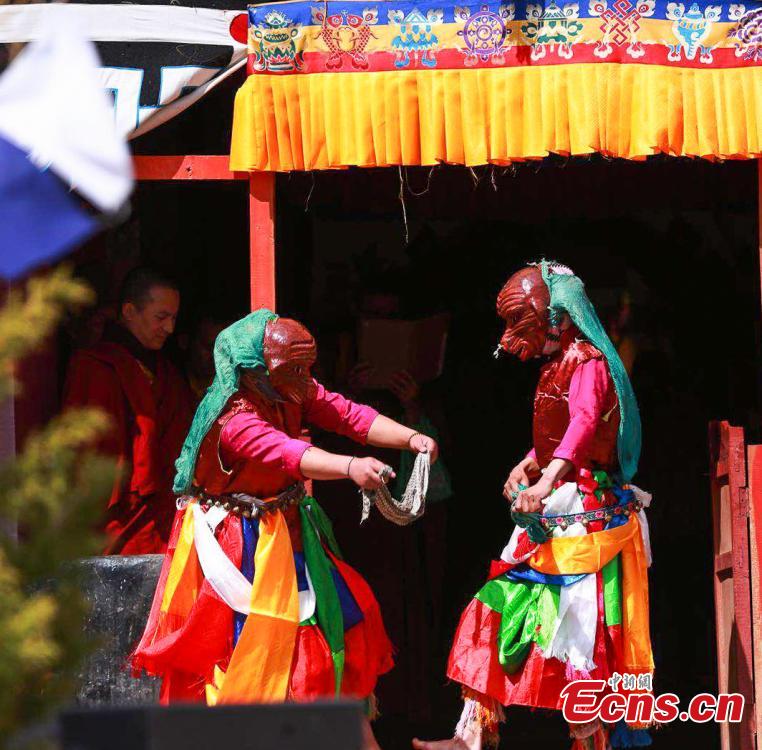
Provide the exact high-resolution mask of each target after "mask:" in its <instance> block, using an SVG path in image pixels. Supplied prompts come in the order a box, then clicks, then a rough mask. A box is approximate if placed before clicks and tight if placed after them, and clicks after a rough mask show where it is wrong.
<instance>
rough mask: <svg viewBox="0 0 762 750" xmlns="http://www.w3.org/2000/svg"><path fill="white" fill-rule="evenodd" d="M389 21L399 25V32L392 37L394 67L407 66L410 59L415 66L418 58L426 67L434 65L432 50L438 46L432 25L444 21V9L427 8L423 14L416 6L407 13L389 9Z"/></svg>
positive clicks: (435, 60) (435, 61)
mask: <svg viewBox="0 0 762 750" xmlns="http://www.w3.org/2000/svg"><path fill="white" fill-rule="evenodd" d="M389 21H390V22H391V23H393V24H395V25H396V26H398V27H399V33H398V34H397V36H395V37H394V39H392V47H393V48H394V50H395V60H394V66H395V67H396V68H407V67H408V66H409V65H410V63H411V61H412V63H413V66H415V65H417V64H418V61H419V60H420V61H421V64H422V65H425V66H426V67H427V68H433V67H435V66H436V64H437V58H436V57H435V55H434V51H435V50H436V48H437V47H438V46H439V38H438V37H437V35H436V34H435V33H434V27H435V26H436V25H437V24H441V23H443V22H444V10H442V9H441V8H440V9H437V10H429V11H428V12H427V13H426V15H425V16H424V15H423V13H422V12H421V11H420V10H418V8H413V10H411V11H410V12H409V13H408V14H407V15H405V14H404V13H403V11H401V10H390V11H389Z"/></svg>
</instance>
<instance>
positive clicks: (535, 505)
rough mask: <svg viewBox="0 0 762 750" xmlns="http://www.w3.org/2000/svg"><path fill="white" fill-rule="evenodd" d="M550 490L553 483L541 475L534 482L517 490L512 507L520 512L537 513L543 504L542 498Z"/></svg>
mask: <svg viewBox="0 0 762 750" xmlns="http://www.w3.org/2000/svg"><path fill="white" fill-rule="evenodd" d="M552 490H553V483H552V482H550V481H548V480H547V479H546V478H545V477H542V479H540V480H538V481H537V483H536V484H534V485H532V486H531V487H529V488H528V489H526V490H521V492H519V495H518V497H517V498H516V502H515V503H514V505H513V507H514V509H515V510H517V511H519V512H520V513H539V511H540V510H541V508H542V506H543V500H545V499H546V498H547V497H548V495H550V493H551V492H552Z"/></svg>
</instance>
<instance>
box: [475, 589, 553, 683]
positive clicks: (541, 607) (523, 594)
mask: <svg viewBox="0 0 762 750" xmlns="http://www.w3.org/2000/svg"><path fill="white" fill-rule="evenodd" d="M560 595H561V587H560V586H555V585H545V584H542V583H532V582H530V581H511V580H509V579H507V578H505V577H500V578H495V579H493V580H491V581H488V582H487V583H486V584H485V585H484V586H482V588H481V589H480V590H479V592H478V593H477V594H476V597H475V598H476V599H478V600H479V601H480V602H482V604H484V605H485V606H487V607H489V608H490V609H491V610H493V611H495V612H498V613H499V614H500V632H499V633H498V638H497V651H498V660H499V661H500V664H501V666H502V667H503V669H504V670H505V671H506V672H507V673H508V674H513V673H514V672H517V671H518V670H519V669H521V666H522V664H523V663H524V661H525V660H526V658H527V656H528V655H529V650H530V648H531V647H532V643H537V645H538V646H539V647H540V648H542V649H543V650H544V649H546V648H547V647H548V644H549V643H550V639H551V638H552V637H553V632H554V630H555V626H556V620H557V619H558V602H559V598H560Z"/></svg>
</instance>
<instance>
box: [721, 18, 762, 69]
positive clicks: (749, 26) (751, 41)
mask: <svg viewBox="0 0 762 750" xmlns="http://www.w3.org/2000/svg"><path fill="white" fill-rule="evenodd" d="M728 17H729V18H730V20H731V21H738V25H737V26H736V27H735V28H734V29H733V31H731V32H730V33H729V34H728V39H732V40H733V42H734V43H735V45H736V57H743V58H744V60H753V61H755V62H758V61H762V8H752V9H751V10H750V11H749V12H748V13H747V12H746V7H745V6H744V5H731V6H730V9H729V11H728Z"/></svg>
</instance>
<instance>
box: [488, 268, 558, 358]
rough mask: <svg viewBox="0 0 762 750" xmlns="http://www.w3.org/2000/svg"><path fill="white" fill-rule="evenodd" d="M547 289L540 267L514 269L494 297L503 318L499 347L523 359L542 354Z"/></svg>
mask: <svg viewBox="0 0 762 750" xmlns="http://www.w3.org/2000/svg"><path fill="white" fill-rule="evenodd" d="M549 305H550V292H549V291H548V287H547V285H546V284H545V282H544V281H543V278H542V271H541V270H540V269H539V267H536V266H528V267H527V268H522V269H521V270H520V271H517V272H516V273H515V274H513V276H511V278H510V279H508V281H507V282H506V284H505V286H504V287H503V288H502V289H501V290H500V294H499V295H498V296H497V314H498V315H499V316H500V317H501V318H503V320H505V332H504V333H503V337H502V338H501V339H500V347H499V348H498V350H499V349H503V350H504V351H506V352H510V353H511V354H515V355H516V356H517V357H518V358H519V359H520V360H521V361H522V362H526V361H527V360H528V359H532V358H533V357H539V356H540V355H541V354H542V353H543V348H544V347H545V342H546V341H547V336H548V307H549Z"/></svg>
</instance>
